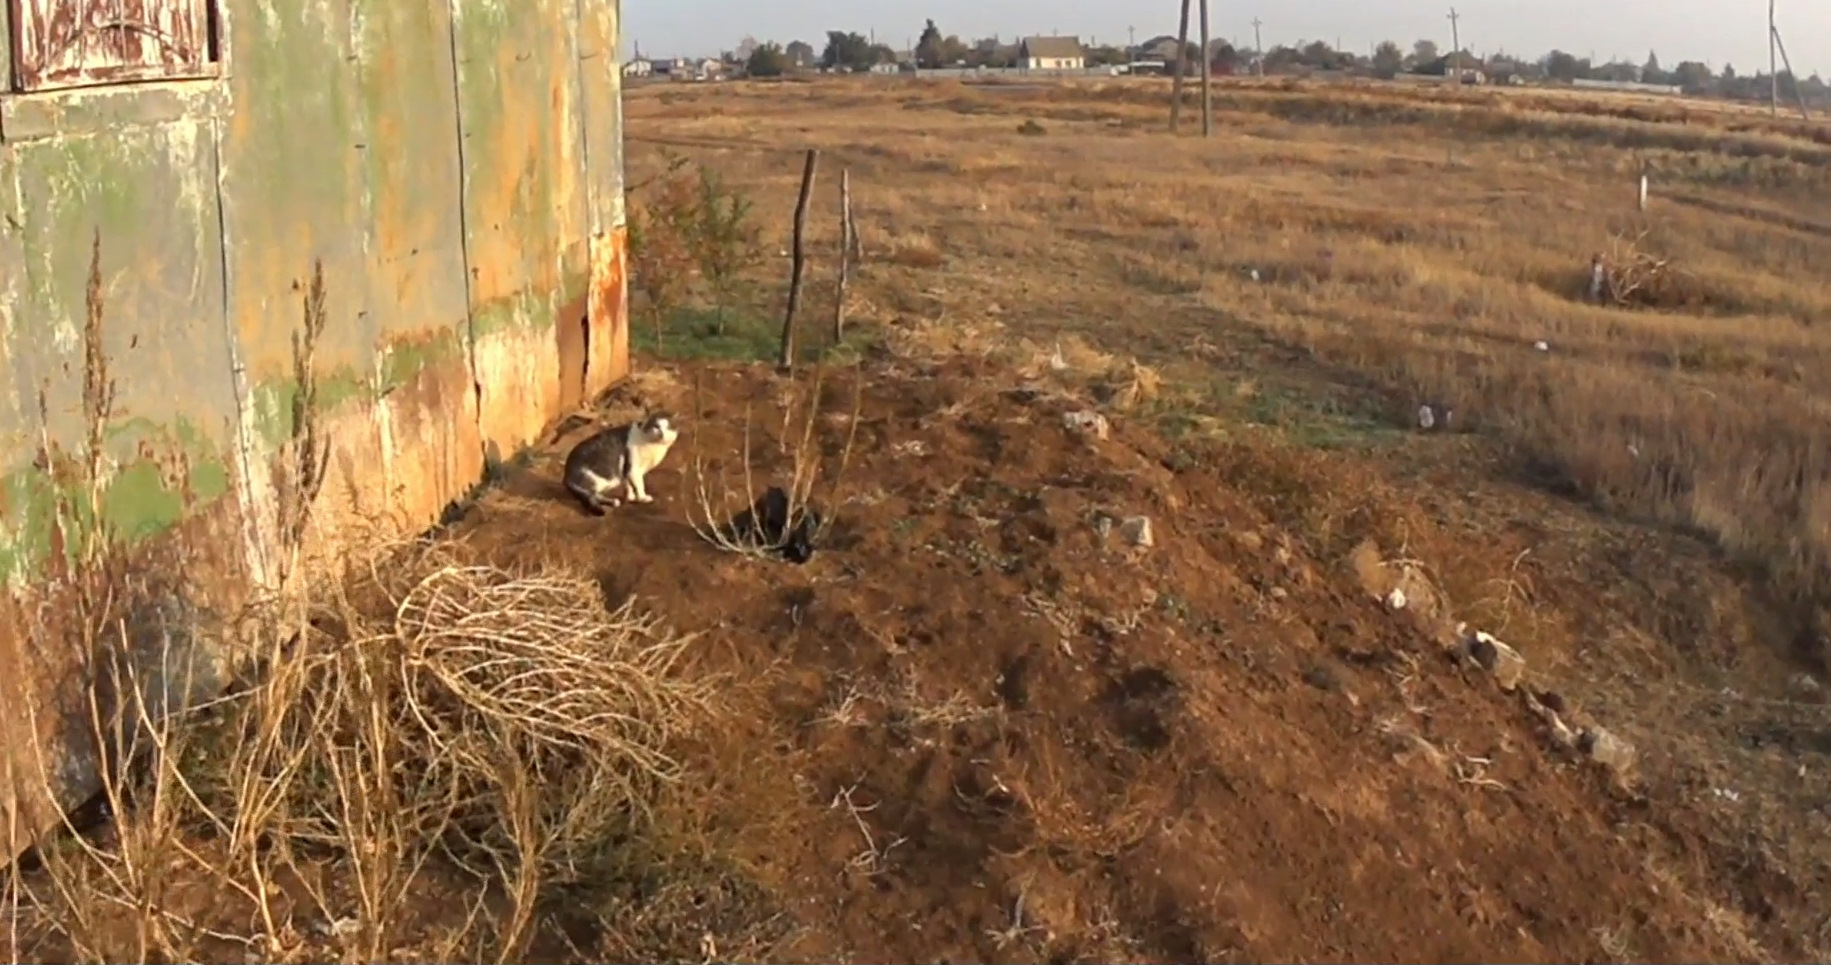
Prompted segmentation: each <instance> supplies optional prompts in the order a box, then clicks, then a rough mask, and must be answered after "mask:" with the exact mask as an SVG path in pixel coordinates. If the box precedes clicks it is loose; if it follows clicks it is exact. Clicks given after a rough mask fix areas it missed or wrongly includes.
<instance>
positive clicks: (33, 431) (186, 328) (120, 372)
mask: <svg viewBox="0 0 1831 965" xmlns="http://www.w3.org/2000/svg"><path fill="white" fill-rule="evenodd" d="M208 129H209V123H208V122H207V121H204V122H199V121H197V120H184V121H178V122H174V123H171V124H168V125H164V126H159V127H146V128H134V129H128V130H123V131H114V132H109V133H107V134H100V135H83V136H75V135H72V136H65V137H60V138H46V139H41V140H35V141H31V142H26V143H22V144H18V145H14V146H12V147H11V148H10V150H11V152H12V158H13V160H14V162H15V163H16V171H17V177H16V181H17V184H18V194H19V199H18V201H19V203H18V210H17V214H16V217H17V220H18V223H19V229H18V231H17V234H18V248H19V250H20V251H22V252H23V258H20V259H19V260H20V262H21V263H20V264H19V265H17V266H8V267H18V268H20V269H22V270H21V271H20V272H19V273H18V276H17V277H19V278H20V279H21V281H22V284H21V286H20V289H19V290H18V293H17V298H16V299H15V300H14V301H13V303H12V308H13V311H11V312H10V313H9V314H10V316H11V322H10V323H9V325H8V330H7V332H6V343H7V346H8V352H9V354H10V355H12V356H13V364H12V368H13V371H14V372H15V373H20V374H22V375H23V379H24V380H29V381H27V382H26V384H24V385H21V386H19V387H18V389H17V391H20V392H22V393H26V394H28V397H29V398H30V405H31V408H29V409H28V410H27V414H25V415H23V418H18V419H17V421H14V420H9V421H14V425H15V426H18V424H19V423H24V428H25V429H26V431H27V435H28V436H29V437H30V439H31V445H30V447H29V448H28V449H27V450H26V452H28V453H33V452H36V453H37V454H38V458H37V459H32V457H30V456H28V457H27V460H28V461H27V462H25V464H23V465H21V464H15V465H11V466H6V467H3V468H0V471H4V472H7V473H8V475H7V477H6V486H5V492H6V493H7V502H8V504H9V505H8V507H7V509H8V511H7V512H5V513H4V514H0V521H3V523H4V525H5V526H6V527H7V529H6V531H5V532H3V533H0V545H4V546H5V547H6V548H7V550H8V554H7V565H8V568H9V569H11V570H12V572H13V573H14V574H15V575H16V576H18V577H21V578H23V577H24V576H25V575H26V571H27V570H28V569H30V570H39V571H44V572H49V573H55V572H57V568H58V556H57V548H58V546H59V545H60V543H61V540H59V539H58V538H56V537H55V536H54V535H53V534H54V533H56V532H57V529H58V528H57V526H56V525H55V523H54V522H53V517H52V515H51V514H52V513H54V512H55V507H56V506H57V502H58V500H59V499H60V498H68V497H69V496H70V492H68V491H67V490H70V489H71V487H73V486H80V483H73V482H71V481H67V480H65V479H63V478H60V477H58V476H56V475H53V474H49V473H44V472H40V471H39V470H38V469H37V468H35V466H34V465H33V463H39V464H44V465H48V464H52V463H53V460H50V459H47V458H45V457H44V455H43V453H42V452H39V450H40V449H41V447H40V445H39V444H38V443H39V439H40V435H39V434H40V432H42V433H43V436H44V437H46V438H48V440H49V441H50V443H51V444H53V445H54V446H56V447H57V448H58V449H61V450H62V451H64V452H66V453H72V454H75V453H80V452H82V450H83V448H84V445H85V440H86V438H87V435H88V432H89V424H88V421H89V420H88V418H87V416H86V415H85V413H84V411H83V404H82V383H83V379H84V371H83V370H84V355H85V346H86V344H87V342H86V340H87V338H88V337H89V333H88V332H86V331H85V325H84V322H85V318H86V316H87V312H86V307H85V291H86V288H87V282H88V276H89V269H90V254H91V250H92V249H91V242H92V240H93V239H94V238H95V237H96V236H97V235H98V233H99V236H100V239H101V262H100V265H101V278H102V286H103V287H102V291H103V299H104V302H103V306H104V312H103V318H102V321H101V327H100V338H101V346H102V349H103V354H104V356H105V358H106V360H107V365H108V372H107V376H108V378H109V379H110V380H111V381H112V382H113V383H114V386H115V400H114V411H113V418H112V420H111V422H110V423H109V424H108V425H107V426H106V427H105V428H106V436H107V439H108V446H109V451H108V456H109V459H108V461H107V462H106V463H105V471H107V473H108V477H107V479H106V480H105V481H104V482H105V484H104V486H103V487H102V488H101V491H100V493H99V495H100V504H99V506H97V507H96V508H97V509H98V510H99V513H100V516H101V518H103V519H104V520H106V522H107V523H108V525H109V528H110V531H111V535H113V536H114V537H116V538H118V539H119V540H121V541H123V542H124V543H125V544H127V545H129V546H138V545H140V544H142V543H143V542H144V541H146V540H147V539H149V538H151V537H153V536H155V535H159V534H163V533H167V532H169V531H172V530H173V528H174V527H183V526H186V525H194V526H196V527H201V528H193V530H192V532H193V533H194V534H197V539H196V541H195V542H194V543H186V544H184V545H185V546H186V547H187V548H188V547H191V546H202V547H208V548H209V549H208V550H207V552H206V553H205V554H203V556H198V557H189V558H187V561H186V563H185V564H184V565H182V566H168V567H166V568H165V570H164V572H165V573H166V575H168V576H170V575H174V574H176V575H177V576H178V577H180V578H181V579H182V581H183V583H184V584H185V588H186V589H185V592H186V593H187V594H191V596H190V602H203V603H205V605H208V604H209V601H211V600H212V597H213V594H215V593H216V592H217V590H218V589H219V588H222V587H225V586H232V585H233V583H232V582H231V581H227V580H224V579H221V578H220V577H221V574H222V573H224V572H226V571H230V570H234V569H236V568H237V566H238V565H239V557H240V549H241V547H240V544H239V542H238V541H236V540H234V539H233V538H228V539H224V538H223V536H224V533H223V532H222V531H221V530H220V529H210V526H209V525H208V524H205V523H204V522H203V521H202V520H201V519H200V518H198V517H196V516H195V514H194V510H195V509H196V508H197V507H199V506H203V505H209V504H212V503H215V504H218V505H223V504H226V503H225V501H224V500H222V497H223V496H225V495H226V494H227V493H228V491H229V489H230V480H231V476H232V473H233V470H232V467H231V466H230V464H229V460H228V458H227V457H226V455H225V454H226V453H227V452H228V451H230V449H231V448H232V444H231V443H230V442H229V438H228V437H229V436H231V427H232V426H233V425H234V422H235V419H236V414H237V406H236V397H235V392H234V388H233V374H232V359H231V354H230V352H229V349H228V343H227V339H226V336H225V330H224V323H223V313H222V310H223V298H224V279H223V273H222V255H221V252H222V245H221V235H220V232H219V219H218V212H217V207H216V193H215V177H214V173H215V164H214V157H213V154H214V146H213V141H212V139H211V137H210V136H209V134H208ZM0 263H3V260H0ZM40 392H42V393H43V398H44V404H45V413H44V416H45V420H44V423H43V424H42V425H40V424H39V419H38V413H37V411H36V408H37V404H36V396H37V395H38V393H40ZM76 491H78V492H80V491H81V490H80V489H78V490H76ZM187 518H188V522H187ZM206 530H209V535H207V536H206V535H202V534H204V533H205V531H206ZM219 564H220V565H219ZM136 572H137V571H136ZM34 575H36V574H34ZM142 575H144V574H142ZM21 582H22V579H15V580H13V581H12V583H13V585H11V586H9V587H8V588H7V589H8V592H7V593H6V599H5V605H4V606H0V610H3V611H5V613H4V614H0V624H4V625H0V679H4V680H5V682H6V685H7V687H8V688H10V689H11V691H12V692H11V693H8V694H7V695H6V696H5V699H4V700H3V701H0V703H3V704H4V706H5V711H4V712H3V713H4V717H3V718H0V725H3V726H4V729H5V733H6V741H5V745H6V746H5V748H4V750H5V752H6V753H5V754H4V755H0V757H3V758H4V760H5V762H6V764H7V766H8V769H9V776H10V777H11V781H10V782H9V783H8V784H7V785H6V786H5V787H4V788H3V789H0V798H3V800H0V804H3V805H4V807H5V809H6V810H8V811H9V812H14V813H16V814H18V815H19V816H20V817H21V818H22V819H23V821H24V822H25V823H26V824H27V825H28V826H31V827H34V828H35V827H37V826H41V824H42V819H43V818H44V817H45V816H46V815H48V814H50V813H54V812H50V811H48V810H47V809H48V808H49V807H51V806H52V805H56V806H63V807H67V806H69V805H71V804H74V803H76V802H78V801H80V800H82V799H83V798H84V797H86V796H87V795H88V794H90V793H93V791H94V790H95V789H96V788H97V786H98V785H97V777H96V774H97V771H96V769H95V765H96V749H95V748H94V747H93V746H92V743H91V741H90V737H89V734H88V732H87V730H86V729H82V728H79V729H76V730H71V729H70V728H71V727H73V726H76V725H73V724H71V723H69V722H70V721H71V720H73V719H74V720H81V719H82V714H83V712H84V710H85V708H86V704H84V703H83V701H84V699H85V697H86V696H87V690H86V689H85V688H86V687H87V686H89V685H91V683H92V682H90V681H87V680H86V678H85V677H84V676H83V674H82V671H81V669H80V668H81V667H83V666H84V665H85V664H86V663H87V662H88V659H89V657H90V655H88V654H85V653H82V652H80V651H79V650H78V649H76V648H75V646H74V645H73V631H74V629H75V628H73V627H71V626H69V625H67V622H66V621H65V615H66V614H67V613H68V612H69V601H68V600H65V599H62V598H60V597H59V596H58V594H59V593H61V592H65V591H67V589H68V584H65V583H63V582H62V581H57V580H52V581H49V582H35V583H34V585H32V586H29V587H22V586H20V583H21ZM119 592H120V593H121V595H122V596H127V595H131V594H133V593H134V592H136V591H135V590H134V589H133V588H129V587H120V588H119ZM166 592H169V589H168V590H167V591H166ZM218 599H219V600H220V598H218ZM189 639H190V638H187V641H188V640H189ZM212 639H213V640H219V639H220V638H212ZM183 649H184V650H185V654H184V656H185V658H186V659H187V661H188V660H190V659H193V658H195V659H197V660H198V661H200V664H199V666H200V669H207V668H205V667H204V665H209V666H217V667H220V662H221V658H222V656H223V655H222V654H221V653H220V652H219V651H217V650H216V649H214V647H213V646H212V647H206V648H204V649H202V650H198V649H196V648H194V647H193V646H192V645H191V644H190V643H189V642H186V643H185V644H183ZM139 656H140V657H143V658H144V657H147V656H149V655H146V654H140V655H139ZM152 656H157V657H158V658H159V659H164V657H163V656H160V655H152ZM197 679H198V680H199V681H207V680H208V679H219V678H210V677H209V675H208V674H206V675H205V676H204V677H201V678H197ZM168 696H171V697H173V698H174V699H186V698H185V696H184V695H179V694H176V693H172V694H168ZM28 734H30V735H33V738H32V739H29V740H28V739H24V735H28Z"/></svg>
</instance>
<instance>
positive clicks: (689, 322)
mask: <svg viewBox="0 0 1831 965" xmlns="http://www.w3.org/2000/svg"><path fill="white" fill-rule="evenodd" d="M826 322H827V320H826V319H825V318H824V317H822V316H820V315H816V316H813V317H809V316H806V315H804V316H803V317H802V318H801V319H800V321H799V322H798V323H797V324H798V326H799V331H798V333H797V335H796V346H795V358H796V361H797V362H799V363H801V364H811V363H813V362H815V361H817V360H818V359H820V357H821V354H822V353H826V356H827V361H828V362H833V363H838V364H846V363H849V362H853V361H856V360H857V359H858V358H859V357H861V356H862V355H864V354H865V353H866V352H868V351H869V350H870V348H871V346H872V345H873V344H875V343H876V342H877V341H879V340H880V339H881V337H882V336H881V334H880V333H878V332H877V331H875V330H874V329H870V328H867V327H864V326H857V325H854V326H852V327H851V328H849V329H848V330H847V331H846V336H845V339H844V340H843V341H841V342H840V343H839V344H838V345H836V346H835V345H833V344H831V343H830V342H829V341H828V333H827V332H826V331H825V328H826ZM629 334H630V347H631V348H632V349H633V350H635V351H637V352H640V353H642V354H644V355H648V356H651V357H653V358H659V359H669V360H673V361H688V360H704V361H718V362H774V361H775V360H776V352H777V350H778V349H779V348H780V346H781V343H782V320H781V318H780V317H776V316H768V315H764V314H762V313H760V312H757V311H755V310H751V309H744V308H731V309H726V310H725V313H724V318H723V322H722V324H721V321H720V317H719V313H718V312H716V311H714V310H712V309H709V308H681V309H677V310H675V311H674V312H673V313H672V315H671V316H670V317H669V319H668V322H667V324H666V325H663V326H661V327H660V330H659V331H657V326H656V325H655V323H654V320H653V319H648V320H646V321H638V322H637V323H636V324H635V325H633V326H632V327H631V329H630V333H629Z"/></svg>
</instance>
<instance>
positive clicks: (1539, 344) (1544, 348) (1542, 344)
mask: <svg viewBox="0 0 1831 965" xmlns="http://www.w3.org/2000/svg"><path fill="white" fill-rule="evenodd" d="M1532 347H1533V348H1535V349H1538V350H1539V351H1541V352H1549V351H1551V345H1550V344H1549V343H1547V342H1546V341H1545V340H1543V339H1540V340H1539V341H1536V342H1533V343H1532Z"/></svg>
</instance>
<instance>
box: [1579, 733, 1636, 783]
mask: <svg viewBox="0 0 1831 965" xmlns="http://www.w3.org/2000/svg"><path fill="white" fill-rule="evenodd" d="M1577 750H1580V751H1582V752H1583V753H1585V754H1587V755H1589V759H1590V760H1592V761H1595V762H1596V763H1598V764H1601V765H1602V766H1603V767H1606V768H1608V769H1609V770H1610V771H1612V772H1613V773H1614V774H1615V775H1616V776H1617V777H1625V776H1626V775H1627V772H1628V771H1630V770H1632V769H1633V767H1634V745H1632V744H1630V743H1628V742H1627V741H1624V740H1622V739H1621V738H1619V737H1616V736H1615V735H1614V734H1613V733H1611V732H1609V731H1608V730H1607V729H1606V728H1603V727H1590V728H1587V729H1585V730H1584V731H1583V734H1582V736H1580V737H1578V738H1577Z"/></svg>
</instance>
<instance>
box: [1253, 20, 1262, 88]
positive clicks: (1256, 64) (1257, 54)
mask: <svg viewBox="0 0 1831 965" xmlns="http://www.w3.org/2000/svg"><path fill="white" fill-rule="evenodd" d="M1260 26H1262V25H1261V24H1260V23H1259V18H1258V17H1254V18H1252V53H1253V58H1252V72H1253V73H1255V74H1258V75H1259V76H1260V77H1264V76H1265V43H1264V41H1262V40H1260V39H1259V27H1260Z"/></svg>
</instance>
